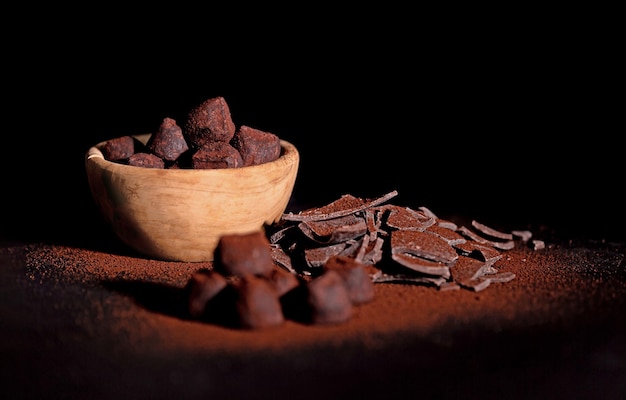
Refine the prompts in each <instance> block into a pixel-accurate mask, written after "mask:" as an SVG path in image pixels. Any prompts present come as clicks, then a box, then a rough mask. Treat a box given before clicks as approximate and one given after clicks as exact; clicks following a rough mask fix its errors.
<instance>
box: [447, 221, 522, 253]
mask: <svg viewBox="0 0 626 400" xmlns="http://www.w3.org/2000/svg"><path fill="white" fill-rule="evenodd" d="M457 232H459V233H460V234H462V235H464V236H466V237H468V238H470V239H472V240H474V241H476V242H478V243H482V244H488V245H490V246H493V247H495V248H498V249H501V250H511V249H513V248H514V247H515V242H514V241H513V240H507V241H505V242H498V241H493V240H489V239H487V238H485V237H482V236H480V235H479V234H477V233H476V232H474V231H472V230H471V229H469V228H467V227H465V226H461V227H459V228H458V229H457Z"/></svg>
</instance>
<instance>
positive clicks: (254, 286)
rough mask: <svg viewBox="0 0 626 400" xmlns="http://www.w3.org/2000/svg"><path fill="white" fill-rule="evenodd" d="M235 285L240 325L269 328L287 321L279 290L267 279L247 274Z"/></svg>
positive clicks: (250, 327) (252, 327) (251, 327)
mask: <svg viewBox="0 0 626 400" xmlns="http://www.w3.org/2000/svg"><path fill="white" fill-rule="evenodd" d="M233 286H234V288H235V291H236V300H235V309H236V310H237V315H238V316H239V325H240V327H242V328H248V329H259V328H269V327H274V326H279V325H282V324H283V323H284V322H285V317H284V315H283V310H282V306H281V303H280V300H279V295H278V292H277V291H276V290H275V288H274V286H273V285H272V284H270V283H269V282H268V281H267V280H266V279H264V278H260V277H255V276H253V275H245V276H243V277H241V279H240V280H239V281H237V282H236V283H234V284H233Z"/></svg>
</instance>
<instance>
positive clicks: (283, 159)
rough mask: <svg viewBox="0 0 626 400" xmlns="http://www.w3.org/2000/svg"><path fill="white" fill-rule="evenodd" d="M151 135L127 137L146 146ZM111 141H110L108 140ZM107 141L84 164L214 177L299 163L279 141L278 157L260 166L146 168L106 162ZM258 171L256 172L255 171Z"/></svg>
mask: <svg viewBox="0 0 626 400" xmlns="http://www.w3.org/2000/svg"><path fill="white" fill-rule="evenodd" d="M151 135H152V134H151V133H144V134H137V135H128V136H132V137H134V138H135V139H137V140H139V141H140V142H142V143H143V144H146V143H147V141H148V139H149V138H150V136H151ZM108 140H111V139H108ZM108 140H103V141H101V142H99V143H97V144H95V145H93V146H91V147H90V148H89V149H88V150H87V152H86V153H85V162H86V163H88V164H89V163H92V164H95V165H97V166H98V167H99V168H103V169H109V170H115V171H117V172H120V173H128V174H133V173H142V174H154V175H161V174H163V173H168V174H215V175H229V174H237V172H239V171H242V170H245V171H247V172H259V173H261V172H263V170H265V169H274V168H276V167H277V166H278V165H279V164H281V163H282V164H288V165H291V164H293V163H299V158H300V155H299V152H298V149H297V148H296V146H295V145H294V144H292V143H291V142H288V141H286V140H283V139H280V146H281V153H280V156H279V157H278V158H277V159H275V160H273V161H269V162H266V163H262V164H256V165H248V166H244V167H237V168H204V169H202V168H147V167H139V166H136V165H128V164H122V163H119V162H115V161H111V160H107V159H106V158H104V154H103V153H102V150H101V149H102V147H103V146H104V145H105V144H106V143H107V141H108ZM255 170H258V171H255Z"/></svg>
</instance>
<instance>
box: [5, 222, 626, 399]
mask: <svg viewBox="0 0 626 400" xmlns="http://www.w3.org/2000/svg"><path fill="white" fill-rule="evenodd" d="M546 244H547V246H546V248H545V249H542V250H534V249H531V248H528V247H524V246H522V247H516V248H515V249H513V250H509V251H507V252H506V253H505V257H504V260H505V261H506V262H505V263H504V264H503V265H504V268H507V269H508V271H510V272H513V273H515V275H516V277H515V279H514V280H512V281H510V282H507V283H498V284H495V283H494V284H491V285H490V286H489V287H487V288H486V289H484V290H482V291H479V292H474V291H470V290H456V291H440V290H438V289H437V288H434V287H429V286H424V285H418V284H408V283H394V284H390V283H377V284H376V285H375V289H376V292H375V298H374V300H373V301H372V302H371V303H368V304H364V305H361V306H359V307H358V309H356V312H355V313H354V315H353V317H352V318H351V319H350V320H349V321H347V322H345V323H342V324H338V325H332V326H315V325H309V324H305V323H301V322H297V321H290V320H287V321H286V322H285V324H283V325H282V326H280V327H276V328H269V329H257V330H243V329H237V328H233V327H227V326H220V325H219V324H212V323H206V322H200V321H195V320H190V319H188V318H186V317H185V315H184V313H183V312H182V307H181V303H180V301H181V293H183V288H184V285H185V284H186V282H187V280H188V279H189V277H190V276H191V274H192V273H193V272H194V271H196V270H197V269H199V268H202V267H210V265H205V264H204V263H174V262H165V261H157V260H149V259H145V258H143V257H141V256H139V255H136V254H133V253H131V252H129V251H128V250H127V249H126V248H124V246H122V245H120V244H119V243H117V242H116V240H115V239H114V238H112V237H107V236H104V237H100V236H94V237H90V236H89V235H88V234H87V235H86V236H85V238H84V239H83V240H82V241H78V242H63V241H60V242H54V241H52V242H22V241H4V242H2V244H1V246H0V316H1V319H0V320H1V321H2V329H1V330H0V346H1V348H2V354H3V357H2V360H3V363H2V374H1V376H2V380H3V383H2V388H3V392H5V393H10V394H12V398H17V397H19V396H20V395H22V396H23V397H24V398H26V397H29V398H30V397H32V396H34V397H46V398H85V397H88V398H91V399H109V398H115V397H125V398H150V399H155V398H174V397H176V398H229V399H236V398H249V397H250V396H252V395H254V396H255V398H273V399H276V398H292V397H293V396H294V395H296V396H297V397H298V398H301V399H313V398H316V399H317V398H321V397H320V396H325V397H326V398H329V397H330V398H338V397H345V396H352V397H353V398H358V397H364V398H386V399H389V398H406V397H407V396H409V397H418V396H426V397H437V398H457V397H463V398H481V399H489V398H502V397H506V398H538V397H542V398H556V397H571V398H589V399H591V398H597V396H601V397H603V398H606V399H622V398H624V395H626V321H625V319H624V315H626V313H625V312H624V311H626V264H625V261H624V254H625V251H624V250H625V249H626V244H625V243H620V242H603V241H589V242H584V241H583V242H580V241H567V240H566V241H559V240H558V239H555V238H546ZM209 264H210V263H209Z"/></svg>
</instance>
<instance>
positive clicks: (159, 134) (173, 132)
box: [146, 118, 189, 161]
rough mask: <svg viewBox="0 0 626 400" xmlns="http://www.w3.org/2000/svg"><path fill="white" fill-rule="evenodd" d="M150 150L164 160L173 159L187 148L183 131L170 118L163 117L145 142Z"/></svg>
mask: <svg viewBox="0 0 626 400" xmlns="http://www.w3.org/2000/svg"><path fill="white" fill-rule="evenodd" d="M146 146H148V149H150V151H151V152H152V153H153V154H155V155H157V156H159V157H161V158H162V159H163V160H165V161H175V160H176V159H177V158H178V157H180V155H181V154H183V153H184V152H186V151H187V150H189V146H188V145H187V141H186V139H185V137H184V136H183V131H182V129H181V128H180V126H178V125H177V124H176V121H175V120H173V119H172V118H164V119H163V121H162V122H161V125H159V128H158V129H157V131H156V132H154V133H153V134H152V135H151V136H150V138H149V139H148V142H147V143H146Z"/></svg>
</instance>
